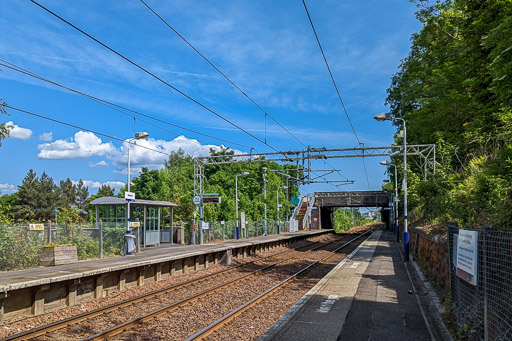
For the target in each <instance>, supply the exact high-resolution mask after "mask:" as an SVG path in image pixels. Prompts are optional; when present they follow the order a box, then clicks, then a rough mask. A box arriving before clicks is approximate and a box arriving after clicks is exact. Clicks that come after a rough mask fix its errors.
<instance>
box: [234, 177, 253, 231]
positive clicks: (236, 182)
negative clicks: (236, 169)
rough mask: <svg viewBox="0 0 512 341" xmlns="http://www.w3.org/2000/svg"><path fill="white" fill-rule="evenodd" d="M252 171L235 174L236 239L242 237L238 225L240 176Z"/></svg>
mask: <svg viewBox="0 0 512 341" xmlns="http://www.w3.org/2000/svg"><path fill="white" fill-rule="evenodd" d="M249 174H251V173H249V172H242V173H240V174H237V175H236V176H235V206H236V239H240V229H239V227H238V177H239V176H240V175H241V176H247V175H249Z"/></svg>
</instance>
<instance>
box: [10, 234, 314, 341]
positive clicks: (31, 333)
mask: <svg viewBox="0 0 512 341" xmlns="http://www.w3.org/2000/svg"><path fill="white" fill-rule="evenodd" d="M315 243H321V242H312V243H310V244H307V245H302V246H299V247H297V248H294V249H292V250H286V251H283V252H279V253H277V254H275V255H271V256H266V257H263V258H260V259H256V260H253V261H250V262H246V263H243V264H239V265H235V266H232V267H230V268H228V269H223V270H220V271H216V272H214V273H211V274H207V275H204V276H201V277H199V278H196V279H191V280H188V281H185V282H183V283H178V284H174V285H172V286H169V287H165V288H162V289H159V290H156V291H152V292H149V293H146V294H144V295H141V296H137V297H134V298H128V299H126V300H123V301H121V302H116V303H113V304H110V305H108V306H106V307H100V308H97V309H94V310H91V311H87V312H84V313H81V314H78V315H75V316H71V317H68V318H66V319H63V320H59V321H55V322H52V323H50V324H47V325H44V326H40V327H37V328H34V329H30V330H27V331H24V332H21V333H18V334H13V335H11V336H7V337H6V338H3V339H2V341H13V340H27V339H29V338H34V337H37V336H41V335H44V334H46V333H48V332H52V331H55V330H59V329H62V328H65V327H66V326H68V325H71V324H76V323H79V322H82V321H84V320H87V319H90V318H93V317H96V316H99V315H102V314H106V313H108V312H111V311H114V310H116V309H119V308H123V307H127V306H131V305H133V304H135V303H138V302H141V301H144V300H148V299H151V298H154V297H157V296H161V295H165V294H167V293H169V292H172V291H175V290H178V289H181V288H183V287H186V286H189V285H194V284H198V283H201V282H202V281H206V280H210V279H213V278H215V277H217V276H220V275H222V274H225V273H229V272H231V271H235V270H236V269H238V268H240V267H244V266H248V265H251V264H254V263H257V262H261V261H263V260H267V259H269V258H274V257H277V256H282V255H286V254H288V253H291V252H293V251H297V250H299V249H301V248H305V247H308V246H311V245H313V244H315Z"/></svg>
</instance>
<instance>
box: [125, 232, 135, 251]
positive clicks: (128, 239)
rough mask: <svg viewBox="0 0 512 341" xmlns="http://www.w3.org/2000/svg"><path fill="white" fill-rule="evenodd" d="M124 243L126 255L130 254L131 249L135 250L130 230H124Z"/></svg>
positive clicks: (133, 237)
mask: <svg viewBox="0 0 512 341" xmlns="http://www.w3.org/2000/svg"><path fill="white" fill-rule="evenodd" d="M124 245H125V251H126V256H129V255H131V254H132V252H133V251H135V249H136V247H135V236H134V235H133V234H131V233H130V230H126V233H125V235H124Z"/></svg>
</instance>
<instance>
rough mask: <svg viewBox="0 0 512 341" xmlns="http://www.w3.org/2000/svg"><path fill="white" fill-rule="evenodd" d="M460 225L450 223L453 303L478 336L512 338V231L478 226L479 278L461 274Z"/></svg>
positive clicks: (462, 320) (465, 327)
mask: <svg viewBox="0 0 512 341" xmlns="http://www.w3.org/2000/svg"><path fill="white" fill-rule="evenodd" d="M459 231H460V229H459V227H457V225H456V224H449V225H448V243H449V250H450V290H451V304H452V308H453V311H454V313H455V315H456V318H457V324H458V326H459V327H460V328H461V329H463V330H466V331H467V332H468V335H469V338H470V339H474V340H512V232H504V231H493V230H486V229H482V230H477V232H478V240H477V246H478V249H477V250H478V251H477V282H476V285H473V284H470V283H468V282H466V281H465V280H463V279H461V278H459V277H458V276H457V273H456V272H457V264H456V262H457V259H456V253H457V240H458V235H459Z"/></svg>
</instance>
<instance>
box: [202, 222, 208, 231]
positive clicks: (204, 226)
mask: <svg viewBox="0 0 512 341" xmlns="http://www.w3.org/2000/svg"><path fill="white" fill-rule="evenodd" d="M209 229H210V223H207V222H206V221H203V230H209Z"/></svg>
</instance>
